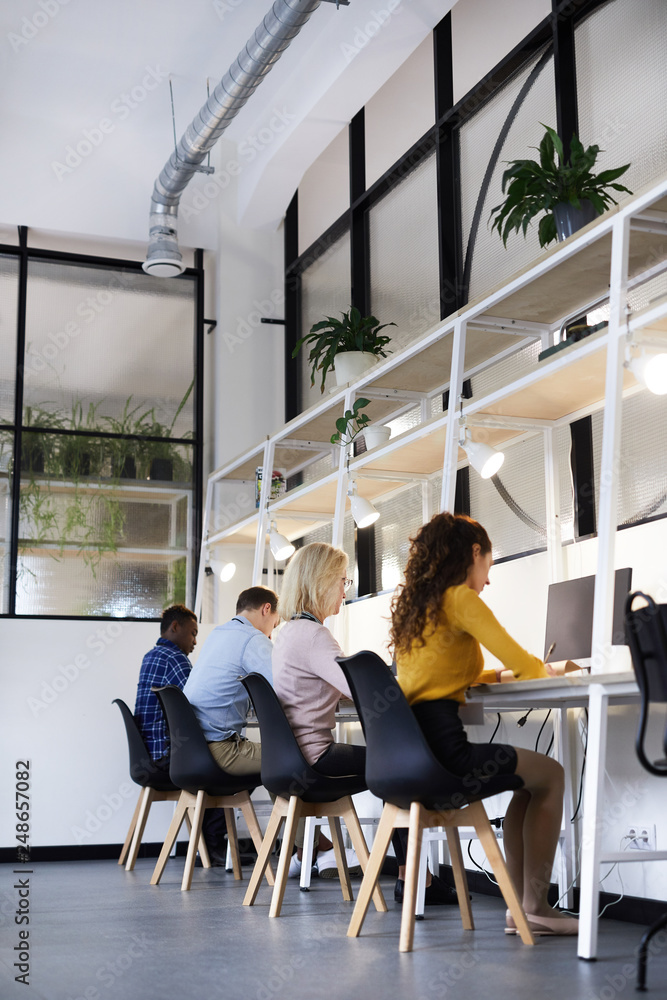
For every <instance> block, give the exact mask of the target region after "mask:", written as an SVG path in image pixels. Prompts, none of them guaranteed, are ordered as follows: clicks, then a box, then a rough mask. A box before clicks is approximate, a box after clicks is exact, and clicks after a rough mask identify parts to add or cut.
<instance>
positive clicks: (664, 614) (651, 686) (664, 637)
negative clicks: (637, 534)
mask: <svg viewBox="0 0 667 1000" xmlns="http://www.w3.org/2000/svg"><path fill="white" fill-rule="evenodd" d="M638 597H640V598H643V600H645V601H646V604H645V605H643V606H642V607H640V608H636V609H635V610H633V609H632V605H633V603H634V601H635V599H636V598H638ZM625 633H626V640H627V643H628V646H629V647H630V653H631V656H632V665H633V667H634V669H635V675H636V677H637V685H638V687H639V690H640V692H641V697H642V701H641V710H640V714H639V725H638V727H637V736H636V740H635V749H636V751H637V757H638V758H639V761H640V763H641V764H642V766H643V767H645V768H646V770H647V771H650V772H651V774H656V775H660V776H662V775H667V760H665V761H656V762H654V763H652V762H651V761H650V760H649V759H648V757H647V755H646V750H645V746H644V741H645V736H646V724H647V722H648V715H649V708H650V705H651V702H654V703H658V704H664V703H665V702H667V605H666V604H656V603H655V601H654V600H653V598H652V597H649V596H648V595H647V594H644V593H642V591H640V590H637V591H635V592H634V593H633V594H628V597H627V600H626V602H625ZM663 750H664V753H665V756H666V757H667V728H666V729H665V733H664V736H663Z"/></svg>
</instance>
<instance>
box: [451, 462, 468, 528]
mask: <svg viewBox="0 0 667 1000" xmlns="http://www.w3.org/2000/svg"><path fill="white" fill-rule="evenodd" d="M454 513H455V514H467V515H468V516H470V466H469V465H465V466H464V467H463V468H462V469H459V470H458V472H457V473H456V493H455V495H454Z"/></svg>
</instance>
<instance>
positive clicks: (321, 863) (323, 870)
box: [316, 847, 363, 878]
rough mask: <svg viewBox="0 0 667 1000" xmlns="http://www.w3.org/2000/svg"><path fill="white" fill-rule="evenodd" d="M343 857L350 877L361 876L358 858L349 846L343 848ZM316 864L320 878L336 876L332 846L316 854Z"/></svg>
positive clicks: (336, 869)
mask: <svg viewBox="0 0 667 1000" xmlns="http://www.w3.org/2000/svg"><path fill="white" fill-rule="evenodd" d="M345 859H346V861H347V868H348V871H349V873H350V878H361V875H362V874H363V872H362V870H361V865H360V864H359V858H358V857H357V855H356V854H355V853H354V851H353V850H352V849H351V848H349V847H348V848H346V850H345ZM316 865H317V872H318V875H319V876H320V878H338V868H337V867H336V855H335V854H334V850H333V847H332V848H331V850H330V851H324V852H323V853H322V854H318V855H317V861H316Z"/></svg>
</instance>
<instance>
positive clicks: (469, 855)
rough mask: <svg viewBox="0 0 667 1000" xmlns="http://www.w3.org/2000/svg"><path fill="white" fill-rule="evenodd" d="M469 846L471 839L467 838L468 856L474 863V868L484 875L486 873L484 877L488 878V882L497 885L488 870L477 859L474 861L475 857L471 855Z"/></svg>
mask: <svg viewBox="0 0 667 1000" xmlns="http://www.w3.org/2000/svg"><path fill="white" fill-rule="evenodd" d="M471 848H472V840H469V841H468V857H469V858H470V860H471V861H472V863H473V864H474V866H475V868H479V870H480V871H481V872H482V873H483V874H484V875H486V877H487V878H488V880H489V882H493V884H494V885H498V883H497V882H496V880H495V879H494V878H492V877H491V874H490V873H489V872H487V870H486V868H483V867H482V865H480V863H479V862H478V861H475V859H474V858H473V856H472V850H471Z"/></svg>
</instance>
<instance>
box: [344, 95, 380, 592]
mask: <svg viewBox="0 0 667 1000" xmlns="http://www.w3.org/2000/svg"><path fill="white" fill-rule="evenodd" d="M348 135H349V153H350V204H351V205H353V206H354V205H355V202H357V201H358V200H359V199H360V198H361V197H362V196H363V194H364V192H365V191H366V119H365V112H364V109H363V108H362V109H361V111H358V112H357V114H356V115H355V116H354V118H353V119H352V121H351V122H350V127H349V132H348ZM350 291H351V295H350V302H351V304H352V305H353V306H356V307H357V309H358V310H359V311H360V312H361V315H362V316H367V315H368V314H369V313H370V312H371V285H370V243H369V231H368V212H367V211H366V208H365V207H359V208H352V211H351V213H350ZM355 534H356V549H357V551H356V556H357V574H358V587H357V594H358V595H359V597H362V596H364V595H365V594H373V593H375V589H376V579H375V525H373V524H372V525H370V527H368V528H357V530H356V533H355Z"/></svg>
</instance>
